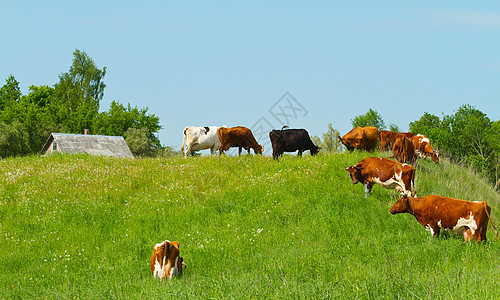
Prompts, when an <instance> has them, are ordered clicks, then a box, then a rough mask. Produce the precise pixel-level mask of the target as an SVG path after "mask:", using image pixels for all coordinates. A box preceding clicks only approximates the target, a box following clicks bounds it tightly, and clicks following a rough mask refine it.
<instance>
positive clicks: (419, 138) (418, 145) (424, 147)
mask: <svg viewBox="0 0 500 300" xmlns="http://www.w3.org/2000/svg"><path fill="white" fill-rule="evenodd" d="M412 141H413V145H414V146H415V153H416V154H417V155H418V156H419V157H420V158H425V157H427V156H430V157H431V158H432V160H433V161H434V162H435V163H438V162H439V152H437V151H434V150H433V149H432V146H431V143H430V141H429V139H428V138H427V137H425V136H424V135H421V134H419V135H416V136H414V137H413V138H412Z"/></svg>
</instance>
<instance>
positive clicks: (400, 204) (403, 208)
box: [390, 195, 413, 215]
mask: <svg viewBox="0 0 500 300" xmlns="http://www.w3.org/2000/svg"><path fill="white" fill-rule="evenodd" d="M411 199H412V197H409V196H406V195H404V196H403V197H401V198H399V199H398V201H397V202H396V203H395V204H394V205H393V206H392V207H391V210H390V212H391V214H393V215H394V214H399V213H412V211H413V210H412V208H411V206H410V201H411Z"/></svg>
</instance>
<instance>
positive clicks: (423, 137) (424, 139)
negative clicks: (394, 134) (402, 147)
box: [417, 134, 431, 144]
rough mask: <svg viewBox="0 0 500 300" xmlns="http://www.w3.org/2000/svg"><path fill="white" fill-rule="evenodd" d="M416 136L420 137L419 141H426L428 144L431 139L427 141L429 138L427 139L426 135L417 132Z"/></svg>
mask: <svg viewBox="0 0 500 300" xmlns="http://www.w3.org/2000/svg"><path fill="white" fill-rule="evenodd" d="M417 136H419V137H420V142H421V143H425V142H427V143H429V144H430V143H431V141H429V139H428V138H427V137H426V136H424V135H421V134H418V135H417Z"/></svg>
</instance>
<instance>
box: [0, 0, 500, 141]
mask: <svg viewBox="0 0 500 300" xmlns="http://www.w3.org/2000/svg"><path fill="white" fill-rule="evenodd" d="M1 7H2V9H1V10H0V28H1V32H2V34H1V37H2V46H1V47H0V80H1V83H0V84H1V85H3V84H5V80H6V79H7V78H8V77H9V76H10V75H13V76H14V77H15V78H16V80H17V81H19V82H20V87H21V92H22V93H23V95H26V94H28V93H29V86H31V85H36V86H41V85H48V86H53V85H54V84H56V83H57V82H58V81H59V75H61V74H62V73H64V72H67V71H69V68H70V66H71V64H72V60H73V52H74V51H75V50H76V49H79V50H81V51H85V52H86V53H87V54H88V55H89V56H90V57H91V58H92V59H93V60H94V62H95V64H96V65H97V67H99V68H103V67H106V70H107V72H106V76H105V78H104V82H105V84H106V89H105V90H104V97H103V100H102V101H101V107H100V110H101V111H106V110H108V109H109V105H110V103H111V102H112V101H113V100H115V101H118V102H120V103H123V104H125V105H126V104H128V103H130V104H131V105H132V106H133V107H134V106H137V107H139V108H148V112H149V113H151V114H155V115H156V116H158V117H160V124H161V126H162V127H163V128H162V129H161V130H160V132H159V138H160V141H161V143H162V144H163V145H167V146H174V147H175V148H176V149H180V146H181V144H182V138H183V129H184V127H186V126H212V125H215V126H222V125H227V126H229V127H232V126H240V125H241V126H246V127H248V128H250V129H252V131H253V132H254V135H255V136H256V138H257V141H259V142H260V143H262V144H264V145H266V144H269V140H268V139H269V137H268V135H267V134H268V132H269V131H270V130H271V129H273V128H274V129H278V128H281V127H282V126H283V125H288V126H289V127H290V128H305V129H307V130H308V132H309V134H310V135H318V136H321V135H322V133H323V132H326V131H327V127H328V123H332V125H333V127H334V128H335V129H337V130H339V132H340V134H341V135H343V134H345V133H347V132H348V131H349V130H350V129H351V128H352V125H351V120H352V119H354V118H355V117H356V116H359V115H363V114H366V113H367V112H368V110H369V109H370V108H371V109H373V110H375V111H377V112H378V113H379V115H380V116H381V117H382V119H383V120H384V121H385V123H386V125H387V126H388V125H389V124H395V125H397V126H398V127H399V128H400V129H401V131H408V129H409V128H408V125H409V123H410V122H412V121H416V120H418V119H420V118H421V117H422V115H423V114H424V113H426V112H427V113H430V114H433V115H436V116H438V117H440V118H441V117H442V116H443V114H444V115H452V114H453V113H454V112H455V111H456V110H457V109H458V108H459V107H460V106H462V105H464V104H469V105H472V106H473V107H475V108H477V109H479V110H480V111H482V112H483V113H485V114H487V116H488V117H489V118H490V119H492V120H499V119H500V97H499V95H500V82H499V79H500V1H485V0H475V1H473V0H471V1H465V0H453V1H452V0H442V1H430V0H429V1H94V0H89V1H78V2H76V1H66V0H64V1H57V0H56V1H25V0H16V1H2V5H1Z"/></svg>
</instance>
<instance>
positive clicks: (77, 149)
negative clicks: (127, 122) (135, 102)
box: [41, 133, 134, 158]
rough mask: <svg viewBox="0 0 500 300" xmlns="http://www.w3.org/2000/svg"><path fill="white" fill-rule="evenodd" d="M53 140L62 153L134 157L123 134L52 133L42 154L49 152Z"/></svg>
mask: <svg viewBox="0 0 500 300" xmlns="http://www.w3.org/2000/svg"><path fill="white" fill-rule="evenodd" d="M53 141H55V142H56V143H57V147H58V151H59V152H61V153H87V154H90V155H105V156H117V157H131V158H133V157H134V155H132V152H130V149H129V148H128V146H127V143H126V142H125V139H123V137H121V136H104V135H83V134H66V133H52V134H51V135H50V137H49V138H48V139H47V142H46V143H45V145H44V146H43V148H42V151H41V153H42V154H45V153H46V152H47V150H48V149H49V147H50V145H52V142H53Z"/></svg>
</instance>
